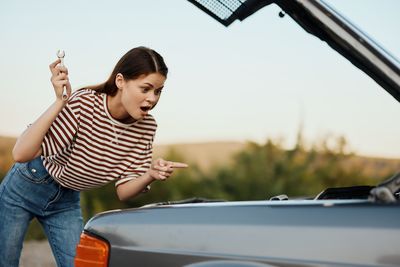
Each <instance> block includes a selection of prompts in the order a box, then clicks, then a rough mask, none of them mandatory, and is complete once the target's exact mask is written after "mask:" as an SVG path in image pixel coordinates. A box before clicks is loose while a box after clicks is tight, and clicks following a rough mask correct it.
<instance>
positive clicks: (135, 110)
mask: <svg viewBox="0 0 400 267" xmlns="http://www.w3.org/2000/svg"><path fill="white" fill-rule="evenodd" d="M165 80H166V78H165V77H164V76H163V75H161V74H159V73H151V74H148V75H141V76H139V77H138V78H137V79H134V80H125V79H123V78H122V81H121V83H120V89H121V104H122V106H123V108H124V109H125V111H126V112H127V113H128V114H129V115H130V117H132V118H133V119H135V120H141V119H143V118H144V117H145V116H146V115H147V114H148V112H149V111H150V110H151V109H152V108H153V107H154V106H155V105H156V104H157V102H158V100H159V99H160V96H161V90H162V89H163V87H164V82H165Z"/></svg>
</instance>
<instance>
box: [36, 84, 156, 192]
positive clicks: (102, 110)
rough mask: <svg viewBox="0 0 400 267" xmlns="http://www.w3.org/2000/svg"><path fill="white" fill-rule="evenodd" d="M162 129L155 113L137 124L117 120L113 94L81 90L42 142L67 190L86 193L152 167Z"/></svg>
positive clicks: (48, 164)
mask: <svg viewBox="0 0 400 267" xmlns="http://www.w3.org/2000/svg"><path fill="white" fill-rule="evenodd" d="M156 128H157V124H156V121H155V120H154V118H153V117H152V116H151V115H147V116H146V117H145V118H143V119H142V120H139V121H136V122H134V123H131V124H124V123H121V122H119V121H117V120H115V119H114V118H113V117H112V116H111V115H110V113H109V111H108V108H107V95H106V94H103V93H97V92H95V91H93V90H90V89H80V90H77V91H75V92H74V93H73V94H72V95H71V97H70V99H69V100H68V103H67V104H66V105H65V107H64V108H63V110H62V111H61V112H60V113H59V115H58V116H57V118H56V119H55V121H54V122H53V123H52V125H51V127H50V129H49V131H48V132H47V134H46V135H45V138H44V140H43V143H42V150H43V152H42V159H43V165H44V167H45V168H46V169H47V171H48V172H49V174H50V175H51V176H52V177H53V178H54V179H55V180H56V181H57V182H58V183H60V184H61V185H62V186H64V187H67V188H70V189H74V190H78V191H79V190H86V189H91V188H96V187H99V186H102V185H105V184H107V183H109V182H111V181H116V183H115V185H116V186H117V185H119V184H122V183H125V182H127V181H129V180H132V179H135V178H137V177H139V176H141V175H143V174H144V173H145V172H146V171H147V170H148V169H149V167H150V166H151V161H152V143H153V140H154V135H155V131H156Z"/></svg>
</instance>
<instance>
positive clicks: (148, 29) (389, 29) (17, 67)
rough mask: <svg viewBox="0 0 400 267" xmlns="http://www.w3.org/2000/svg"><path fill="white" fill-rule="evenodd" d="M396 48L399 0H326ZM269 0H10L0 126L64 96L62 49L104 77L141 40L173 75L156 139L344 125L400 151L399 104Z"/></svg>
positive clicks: (361, 141) (323, 133) (5, 129)
mask: <svg viewBox="0 0 400 267" xmlns="http://www.w3.org/2000/svg"><path fill="white" fill-rule="evenodd" d="M326 2H327V3H329V4H330V5H331V6H332V7H334V8H335V9H336V10H338V11H339V12H341V13H342V14H343V15H344V16H345V17H346V18H348V19H349V20H350V21H352V22H353V23H354V24H355V25H357V26H358V27H359V28H361V29H362V30H363V31H364V32H365V33H367V34H368V35H369V36H370V37H372V38H373V39H374V40H375V41H377V42H378V43H379V44H380V45H381V46H382V47H384V48H385V49H386V50H387V51H389V52H390V53H391V54H392V55H393V56H394V57H396V58H397V59H399V58H400V34H399V29H400V17H399V16H398V12H399V10H400V1H398V0H351V1H347V0H326ZM279 11H280V9H279V8H278V7H277V6H268V7H266V8H263V9H262V10H260V11H258V12H256V13H255V14H253V16H251V17H249V18H247V19H245V20H244V21H242V22H240V21H238V22H234V23H233V24H232V25H231V26H229V27H227V28H226V27H224V26H223V25H221V24H219V23H218V22H216V21H214V20H213V19H212V18H211V17H209V16H208V15H206V14H205V13H204V12H202V11H200V10H199V9H198V8H196V7H195V6H194V5H192V4H191V3H189V2H187V1H185V0H169V1H166V0H146V1H137V0H136V1H135V0H134V1H132V0H114V1H104V0H96V1H94V0H86V1H78V0H71V1H63V2H56V1H50V0H43V1H29V0H3V1H1V2H0V25H1V26H0V38H1V41H0V73H1V79H0V93H1V97H0V114H1V124H0V135H2V136H18V135H19V134H20V133H21V132H22V131H23V130H24V129H25V128H26V126H27V125H28V124H29V123H32V122H33V121H34V120H35V119H36V118H37V117H38V116H39V115H40V114H41V113H42V112H44V111H45V110H46V108H47V107H48V106H49V105H50V104H51V103H52V102H53V101H54V99H55V97H54V93H53V89H52V86H51V83H50V72H49V69H48V65H49V64H50V63H51V62H53V61H54V60H56V52H57V50H58V49H63V50H65V53H66V56H65V65H66V66H67V67H68V68H69V77H70V81H71V84H72V87H73V88H74V89H78V88H81V87H84V86H87V85H93V84H97V83H101V82H103V81H105V80H106V79H107V78H108V76H109V74H110V73H111V71H112V69H113V67H114V65H115V64H116V62H117V61H118V59H119V58H120V57H121V56H122V55H123V54H125V53H126V52H127V51H128V50H130V49H131V48H133V47H136V46H142V45H143V46H148V47H150V48H153V49H155V50H156V51H158V52H159V53H160V54H161V55H163V57H164V59H165V61H166V63H167V65H168V67H169V70H170V72H169V76H168V80H167V81H166V83H165V88H164V90H163V95H162V97H161V100H160V102H159V104H158V105H157V107H156V108H155V109H154V110H153V111H152V114H153V115H154V117H155V118H156V120H157V123H158V130H157V134H156V139H155V144H156V145H157V144H171V143H191V142H209V141H243V142H244V141H255V142H260V143H263V142H265V141H266V140H267V139H268V138H270V139H273V140H282V142H283V145H284V146H285V147H287V148H290V147H292V146H293V145H294V143H295V140H296V136H297V133H298V131H299V128H300V127H301V129H302V133H303V136H304V138H305V139H306V141H307V142H308V143H309V144H313V143H317V142H319V141H320V140H323V139H325V138H327V137H339V136H343V137H345V138H346V140H347V141H348V143H349V150H350V151H352V152H355V153H357V154H361V155H366V156H377V157H389V158H400V138H399V137H400V123H399V118H400V105H399V103H398V101H397V100H395V99H394V98H393V97H392V96H391V95H389V94H388V93H387V92H386V91H385V90H383V89H382V88H381V87H380V86H379V85H378V84H377V83H376V82H375V81H373V80H372V79H371V78H369V77H368V76H367V75H366V74H364V73H363V72H362V71H360V70H359V69H357V68H356V67H354V66H353V65H352V64H351V63H350V62H348V61H347V60H346V59H345V58H343V57H342V56H341V55H339V54H338V53H337V52H335V51H333V50H332V49H331V48H330V47H329V46H328V45H327V44H326V43H323V42H321V41H320V40H319V39H317V38H316V37H314V36H311V35H310V34H308V33H306V32H305V31H304V30H303V29H302V28H301V27H300V26H298V25H297V24H296V23H295V22H294V21H293V20H292V19H291V18H290V17H289V16H285V17H284V18H280V17H279V16H278V13H279Z"/></svg>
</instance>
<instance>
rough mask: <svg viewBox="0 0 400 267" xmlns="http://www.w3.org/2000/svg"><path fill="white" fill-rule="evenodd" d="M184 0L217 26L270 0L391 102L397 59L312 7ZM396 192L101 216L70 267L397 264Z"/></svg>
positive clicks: (258, 0) (320, 6) (396, 92)
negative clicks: (380, 90)
mask: <svg viewBox="0 0 400 267" xmlns="http://www.w3.org/2000/svg"><path fill="white" fill-rule="evenodd" d="M189 1H190V2H192V3H193V4H194V5H195V6H196V7H198V8H200V9H202V10H203V11H205V12H206V13H207V14H208V15H210V16H212V17H213V18H214V19H216V20H218V21H219V22H221V23H222V24H224V25H225V26H228V25H229V24H230V23H232V22H233V21H235V20H236V19H239V20H243V19H245V18H246V17H248V16H250V15H252V14H253V13H254V12H256V11H257V10H259V9H261V8H265V7H266V6H268V5H270V4H272V3H275V4H277V5H278V6H279V7H280V8H281V9H282V10H283V12H282V13H281V15H282V16H284V15H286V16H290V17H291V18H292V19H293V20H294V21H296V22H297V23H298V24H299V25H300V26H301V27H303V28H304V29H305V30H306V31H307V32H308V33H310V34H313V35H315V36H317V37H319V38H320V39H321V40H323V41H325V42H326V43H328V44H329V45H330V46H331V47H332V48H333V49H334V50H336V51H337V52H339V53H340V54H341V55H342V56H344V57H346V58H347V59H348V60H349V61H351V62H352V63H353V64H354V65H355V66H357V67H358V68H359V69H361V70H362V71H364V72H365V73H366V74H368V75H369V76H370V77H371V78H372V79H374V80H375V81H376V82H377V83H378V84H379V85H381V86H382V88H383V89H385V90H386V91H387V92H388V93H389V94H390V95H392V96H393V97H394V98H395V99H396V100H397V101H400V64H399V62H398V61H397V60H396V59H395V58H393V57H392V56H390V54H389V53H387V52H386V51H384V50H382V49H381V48H380V47H379V46H378V45H377V44H376V43H374V42H373V41H372V40H371V39H369V38H368V37H367V36H366V35H364V34H363V33H362V31H361V30H359V29H357V28H356V27H355V26H353V25H352V24H351V23H349V22H348V21H347V20H346V19H345V18H343V16H341V15H340V14H339V13H338V12H337V11H335V10H334V9H333V8H331V7H329V6H328V5H327V4H326V3H324V2H323V1H321V0H275V1H273V0H267V1H265V0H264V1H263V0H247V1H245V0H243V1H240V2H239V1H229V0H214V1H212V0H209V1H206V0H189ZM238 3H239V4H238ZM399 189H400V175H399V174H397V175H396V174H395V175H393V177H392V178H390V179H389V180H387V181H385V182H384V183H382V184H379V185H377V186H372V187H371V186H354V187H346V188H329V189H327V190H325V191H323V192H321V194H319V195H317V196H315V198H313V199H295V200H292V199H289V198H288V197H287V196H285V195H279V196H276V197H273V198H271V199H270V200H265V201H240V202H229V201H213V200H207V199H201V198H193V199H189V200H185V201H181V202H175V203H173V202H165V203H155V204H150V205H146V206H143V207H140V208H133V209H126V210H114V211H109V212H104V213H100V214H98V215H96V216H94V217H93V218H92V219H91V220H90V221H89V222H88V223H87V224H86V226H85V229H84V232H83V233H82V237H81V241H80V244H79V246H78V250H77V256H76V266H78V267H79V266H110V267H125V266H141V267H143V266H166V267H170V266H171V267H172V266H182V267H183V266H184V267H223V266H232V267H235V266H236V267H239V266H240V267H256V266H259V267H261V266H265V267H267V266H287V267H294V266H304V267H305V266H400V202H399ZM282 193H284V192H282Z"/></svg>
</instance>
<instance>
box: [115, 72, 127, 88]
mask: <svg viewBox="0 0 400 267" xmlns="http://www.w3.org/2000/svg"><path fill="white" fill-rule="evenodd" d="M124 84H125V79H124V76H123V75H122V74H121V73H118V74H117V75H116V76H115V85H116V86H117V88H118V89H122V87H123V86H124Z"/></svg>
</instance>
